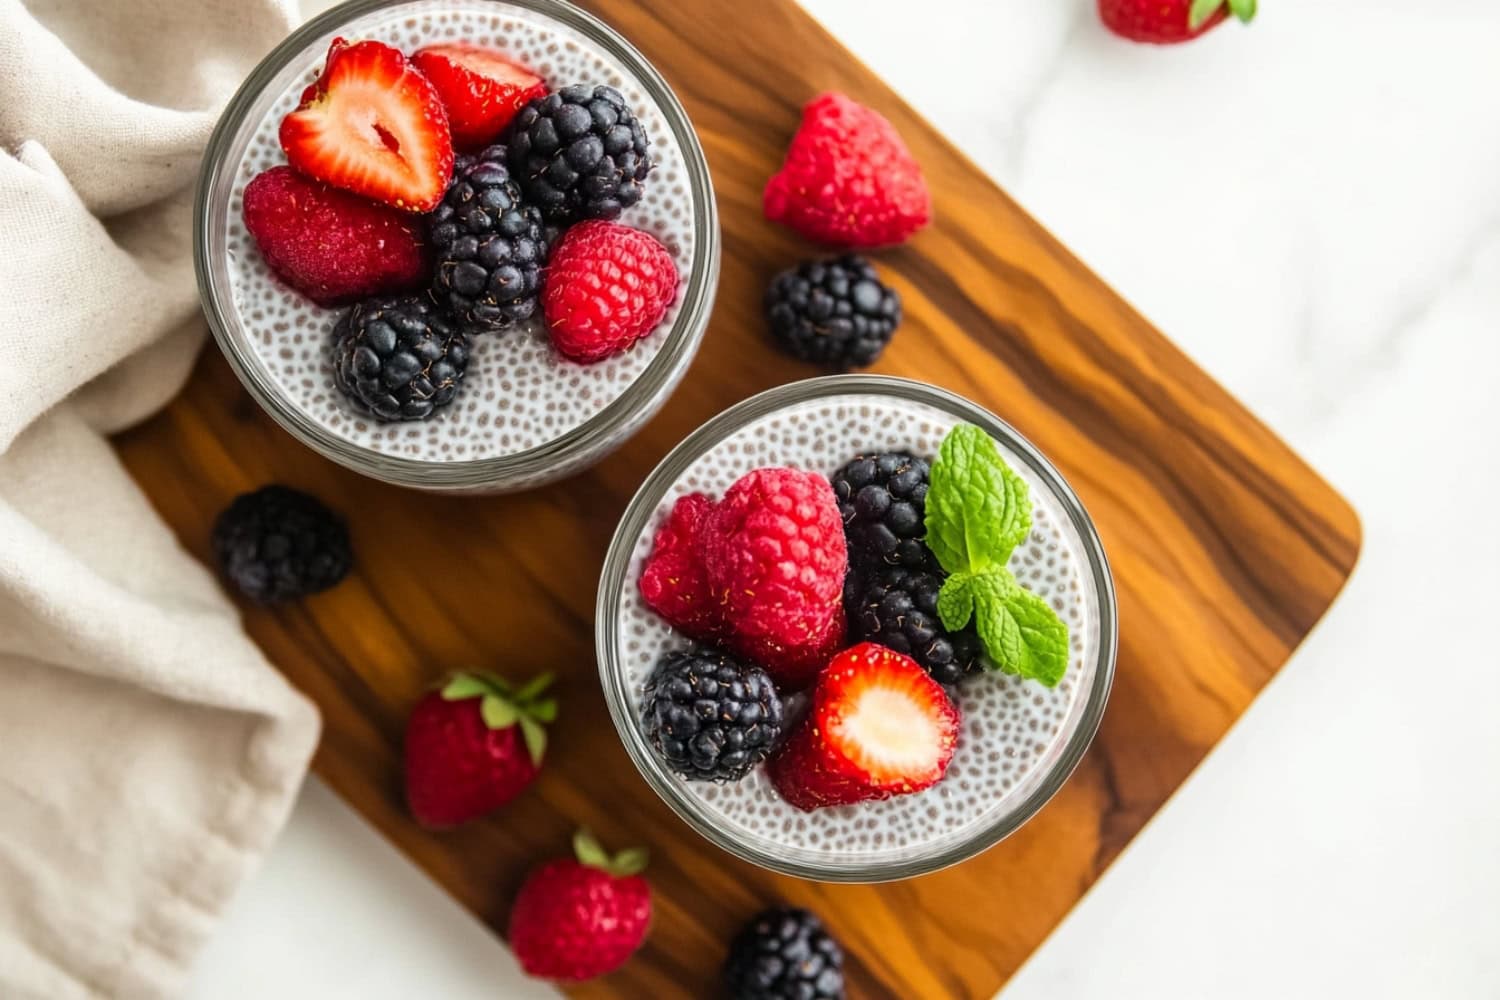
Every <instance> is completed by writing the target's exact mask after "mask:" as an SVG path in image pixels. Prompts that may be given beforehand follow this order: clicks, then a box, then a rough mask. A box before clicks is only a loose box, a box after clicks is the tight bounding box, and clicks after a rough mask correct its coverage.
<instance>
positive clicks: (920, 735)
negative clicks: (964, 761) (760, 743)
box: [768, 643, 959, 809]
mask: <svg viewBox="0 0 1500 1000" xmlns="http://www.w3.org/2000/svg"><path fill="white" fill-rule="evenodd" d="M958 724H959V716H958V709H957V708H955V707H954V705H953V703H952V702H951V701H950V700H949V699H948V696H947V694H946V693H944V691H943V689H942V688H941V687H940V686H939V685H938V683H937V682H936V681H934V680H933V679H932V678H931V677H929V676H928V675H927V673H926V672H925V671H923V670H922V668H921V667H919V666H918V665H917V664H916V663H915V662H913V661H912V660H911V659H910V658H908V657H905V656H902V655H901V654H900V653H896V652H893V651H891V650H889V649H886V648H885V647H883V646H877V645H875V644H874V643H863V644H861V645H858V646H855V647H854V648H853V649H849V650H846V651H845V652H843V653H840V654H839V655H838V656H837V657H835V658H834V659H833V662H832V663H830V664H829V665H828V667H827V668H826V669H825V670H824V671H823V673H822V674H821V675H819V677H818V686H817V688H816V689H815V690H814V692H813V703H812V707H811V709H810V710H809V711H808V714H807V717H806V718H804V719H803V721H802V724H801V725H800V726H799V727H798V728H797V729H796V730H795V731H794V732H793V733H792V735H791V736H790V737H789V738H788V739H787V742H786V744H785V746H784V747H783V749H782V750H781V752H780V753H778V754H777V755H776V756H775V757H773V758H772V759H771V761H770V762H769V765H768V773H769V775H770V778H771V781H772V783H773V784H775V786H776V790H777V791H778V792H779V793H780V794H781V797H782V798H783V799H785V800H786V801H787V802H788V803H790V804H791V805H793V806H796V807H797V808H799V809H817V808H820V807H822V806H834V805H847V804H851V803H855V802H864V801H869V800H872V799H886V798H890V797H891V796H894V795H906V794H909V793H911V792H919V791H922V790H923V789H926V788H931V787H932V786H933V785H935V784H937V782H938V781H940V780H942V777H943V775H944V774H946V773H947V770H948V763H949V761H951V760H952V759H953V750H954V747H955V746H956V745H957V742H958Z"/></svg>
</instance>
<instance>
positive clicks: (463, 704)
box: [406, 673, 557, 829]
mask: <svg viewBox="0 0 1500 1000" xmlns="http://www.w3.org/2000/svg"><path fill="white" fill-rule="evenodd" d="M551 681H552V678H551V676H550V675H548V674H542V675H540V676H538V677H536V678H533V679H532V680H531V681H529V682H527V683H526V684H524V685H523V686H521V687H519V688H512V687H511V686H510V684H508V683H507V682H505V681H504V680H502V679H500V678H498V677H493V676H490V675H488V674H479V673H464V674H456V675H454V677H453V679H452V680H450V681H449V682H448V683H447V684H446V685H444V686H443V687H442V688H441V689H440V690H437V691H433V692H432V693H430V694H428V695H427V696H426V697H425V698H423V699H422V700H421V701H419V702H418V703H417V707H416V708H414V709H412V713H411V718H410V719H409V720H408V721H407V724H406V801H407V803H408V804H409V805H410V806H411V811H412V815H413V816H415V817H416V818H417V822H419V823H421V824H422V825H423V826H426V827H429V828H432V829H446V828H449V827H455V826H458V825H460V824H461V823H466V822H468V821H469V820H471V819H475V818H477V817H479V816H483V815H484V814H485V813H489V812H493V811H494V810H496V809H498V808H500V807H501V806H503V805H505V804H506V803H507V802H509V801H510V800H511V799H513V798H515V797H516V796H517V795H520V794H521V792H522V791H523V790H524V789H525V788H526V786H527V785H529V784H531V782H532V781H533V780H535V778H536V776H537V772H538V771H539V770H540V768H541V766H542V760H543V758H544V757H545V755H546V751H547V730H546V727H545V723H548V722H551V721H552V720H553V719H555V718H556V717H557V702H556V701H554V700H553V699H551V698H547V697H544V696H543V692H544V691H545V690H546V689H547V686H548V684H550V683H551Z"/></svg>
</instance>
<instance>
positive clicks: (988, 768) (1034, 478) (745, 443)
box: [595, 375, 1117, 882]
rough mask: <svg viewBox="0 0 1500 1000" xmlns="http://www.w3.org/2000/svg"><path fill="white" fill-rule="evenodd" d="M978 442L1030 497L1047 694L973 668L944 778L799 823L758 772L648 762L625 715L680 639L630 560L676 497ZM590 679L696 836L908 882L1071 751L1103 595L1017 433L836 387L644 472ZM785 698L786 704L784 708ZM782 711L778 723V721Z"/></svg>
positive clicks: (1107, 638)
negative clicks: (954, 435) (746, 480)
mask: <svg viewBox="0 0 1500 1000" xmlns="http://www.w3.org/2000/svg"><path fill="white" fill-rule="evenodd" d="M958 423H971V424H975V425H977V426H979V427H981V428H983V429H984V430H985V432H986V433H988V434H989V435H990V436H991V437H992V438H994V440H995V442H996V443H997V445H998V446H999V447H1000V451H1001V454H1002V455H1003V456H1004V457H1005V459H1006V461H1007V462H1008V463H1009V464H1010V465H1011V467H1012V468H1013V469H1015V470H1016V472H1017V473H1018V474H1020V475H1021V476H1022V477H1023V478H1024V479H1025V480H1026V481H1027V483H1028V484H1029V485H1030V489H1031V497H1032V505H1033V521H1034V524H1033V529H1032V533H1031V536H1030V537H1029V538H1028V539H1027V540H1026V541H1025V542H1024V543H1022V545H1021V546H1020V547H1018V548H1017V549H1016V552H1015V554H1014V556H1013V557H1012V559H1011V562H1010V568H1011V569H1012V571H1014V572H1015V574H1016V577H1017V579H1018V580H1020V582H1021V583H1022V584H1024V585H1026V586H1027V587H1028V588H1030V589H1031V590H1032V591H1034V592H1036V593H1037V594H1039V595H1040V596H1042V597H1044V598H1046V599H1047V600H1048V601H1050V602H1051V603H1052V605H1053V607H1054V608H1055V609H1056V610H1057V611H1058V613H1059V614H1060V615H1061V616H1062V618H1063V620H1064V621H1066V622H1067V623H1068V625H1069V632H1070V644H1071V647H1072V648H1071V654H1070V660H1069V665H1068V670H1067V673H1066V674H1065V676H1064V678H1063V680H1062V682H1061V683H1060V684H1059V685H1058V686H1057V687H1056V688H1054V689H1051V690H1048V689H1047V688H1044V687H1042V686H1040V685H1038V684H1036V683H1035V682H1031V681H1022V680H1020V679H1019V678H1016V677H1010V676H1005V675H1001V674H998V673H995V672H990V671H986V672H984V673H983V674H982V675H980V676H976V677H970V678H968V679H966V680H965V682H964V683H963V684H962V685H960V686H959V688H957V700H958V703H959V706H960V708H961V711H962V714H963V723H962V728H961V730H960V735H959V742H958V748H957V750H956V752H955V754H954V758H953V762H952V764H951V765H950V767H949V770H948V773H947V776H946V777H945V778H944V780H942V781H941V782H939V783H938V784H937V785H936V786H934V787H933V788H931V789H928V790H927V791H925V792H920V793H917V794H914V795H906V796H900V797H897V798H893V799H889V800H886V801H883V802H867V803H861V804H859V805H853V806H841V807H837V808H826V809H819V810H815V811H813V812H810V813H804V812H800V811H798V810H796V809H794V808H793V807H791V806H789V805H787V804H786V803H785V802H783V801H781V799H780V798H779V797H778V796H777V795H776V792H775V790H774V789H773V788H772V786H771V783H770V781H769V779H768V778H767V777H766V776H765V774H764V769H763V768H759V769H757V770H756V771H755V772H753V773H752V774H751V775H750V776H748V777H746V778H745V779H743V780H742V781H740V782H737V783H734V784H722V785H715V784H712V783H707V782H689V781H687V780H685V779H683V778H681V777H679V776H678V775H676V774H673V773H672V772H671V771H670V770H668V769H667V768H666V766H665V765H664V764H663V763H662V762H661V760H660V759H659V758H658V757H657V756H656V754H655V752H654V751H653V750H652V748H651V746H650V744H649V743H648V742H647V740H646V737H645V735H644V733H643V732H642V730H641V726H640V719H639V715H640V712H639V706H640V700H641V691H642V687H643V685H644V682H645V679H646V677H647V675H648V674H649V673H650V671H651V668H652V666H653V664H654V663H655V661H656V658H657V656H658V655H660V653H661V652H663V651H665V650H668V649H681V648H687V647H689V646H691V645H692V643H691V642H690V641H689V640H687V639H685V638H684V637H683V636H681V635H680V634H678V633H676V632H675V631H673V630H672V629H671V627H670V626H668V625H667V624H666V623H665V622H664V621H662V620H661V619H660V618H658V617H657V616H656V615H655V614H654V612H652V611H651V610H650V609H649V608H647V607H646V605H645V604H644V602H643V601H642V600H641V598H640V592H639V589H638V581H639V578H640V571H641V566H642V564H643V563H644V561H645V559H646V557H647V556H648V555H649V553H650V550H651V543H652V537H653V535H654V534H655V531H656V528H657V527H658V526H659V525H660V524H661V522H662V520H663V519H664V518H665V517H666V514H667V512H668V511H669V510H670V509H671V506H672V504H673V503H674V502H675V501H676V499H677V498H678V497H680V496H682V495H683V494H685V493H691V492H695V491H701V492H705V493H708V494H709V495H710V496H713V497H715V498H717V497H719V496H721V495H722V494H723V492H724V490H725V489H726V488H727V487H728V486H729V485H730V484H731V483H732V482H734V480H735V479H737V478H738V477H739V476H741V475H743V474H744V473H746V472H749V471H750V470H751V469H752V468H757V467H760V466H766V465H790V466H793V467H797V468H805V469H810V470H815V471H818V472H821V473H823V474H825V475H828V474H832V473H833V472H835V471H836V470H837V469H838V468H839V467H840V466H842V465H843V464H844V463H845V462H846V461H847V460H848V459H850V458H851V457H853V456H854V455H855V454H857V453H860V452H870V451H897V450H910V451H912V452H914V453H916V454H921V455H927V456H929V457H931V456H934V455H935V454H936V452H937V446H938V444H939V442H940V441H941V440H942V438H943V436H944V435H945V434H946V433H947V431H948V430H950V429H951V428H952V427H953V426H954V425H955V424H958ZM595 641H596V644H597V651H598V660H599V674H600V680H601V682H602V683H603V686H604V695H605V700H606V701H607V702H608V704H609V710H610V715H611V717H612V718H613V719H614V723H615V727H616V729H618V731H619V734H620V738H621V740H622V741H623V742H624V744H625V748H626V750H627V751H628V752H629V754H630V756H631V758H632V759H633V760H634V761H635V764H636V766H637V767H638V768H639V769H640V772H641V774H642V775H643V776H644V777H645V779H646V781H647V783H648V784H650V785H651V787H652V788H653V789H655V791H656V793H657V794H658V795H660V796H661V797H662V798H663V799H664V800H665V801H666V803H667V804H668V805H669V806H671V807H672V809H673V810H674V811H675V812H676V813H677V814H678V815H679V816H680V817H682V819H684V820H685V821H686V822H687V823H688V824H689V825H690V826H692V827H693V828H694V829H696V830H697V831H698V832H699V833H700V834H702V835H703V836H704V837H706V838H707V839H708V840H710V841H711V842H713V843H714V844H716V845H718V846H719V847H721V848H723V849H724V850H726V851H729V852H730V853H731V854H734V855H736V856H738V857H740V858H743V859H745V860H747V861H750V862H753V863H755V864H758V865H761V866H764V867H766V868H769V869H772V870H774V871H778V872H781V873H784V874H788V875H795V876H798V877H801V878H807V879H814V880H819V881H829V882H873V881H886V880H891V879H901V878H910V877H912V876H915V875H921V874H924V873H926V872H930V871H935V870H937V869H939V868H942V867H945V866H947V865H951V864H954V863H957V862H959V861H962V860H964V859H966V858H969V857H972V856H973V855H975V854H978V853H979V852H981V851H983V850H985V849H987V848H989V847H991V846H993V845H994V844H996V843H997V842H999V841H1000V840H1001V839H1003V838H1004V837H1006V836H1007V835H1009V834H1010V833H1012V832H1014V831H1015V830H1016V829H1018V828H1019V827H1020V826H1021V825H1022V824H1023V823H1025V822H1026V821H1027V820H1028V819H1030V818H1031V817H1032V816H1033V815H1035V814H1036V812H1037V810H1039V809H1040V808H1041V807H1042V806H1043V804H1045V803H1046V801H1047V800H1048V799H1049V798H1051V796H1052V795H1053V794H1054V793H1055V792H1056V791H1057V790H1058V789H1059V788H1060V787H1061V786H1062V784H1063V782H1064V781H1065V780H1066V779H1067V777H1068V775H1069V774H1070V773H1072V771H1073V768H1074V767H1075V766H1076V765H1077V763H1078V761H1079V759H1080V758H1081V757H1082V755H1083V752H1084V750H1085V749H1087V747H1088V745H1089V742H1090V741H1091V740H1092V739H1093V736H1094V733H1095V732H1096V731H1097V730H1098V727H1099V720H1100V718H1101V716H1102V714H1103V712H1104V705H1105V702H1106V700H1107V699H1108V696H1109V690H1110V684H1111V681H1112V680H1113V677H1114V665H1115V650H1116V642H1117V635H1116V625H1115V597H1114V585H1113V582H1112V580H1111V577H1110V572H1109V565H1108V563H1107V561H1106V560H1105V556H1104V551H1103V549H1102V548H1101V546H1100V543H1099V538H1098V535H1097V533H1096V532H1095V531H1094V527H1093V523H1092V521H1090V519H1089V516H1088V514H1087V513H1086V512H1085V511H1084V509H1083V506H1082V504H1080V503H1079V501H1078V497H1077V496H1076V495H1075V494H1074V493H1073V491H1072V489H1071V488H1070V487H1069V486H1068V484H1067V483H1066V482H1065V481H1064V480H1063V478H1062V476H1061V475H1060V474H1059V473H1058V471H1057V469H1056V468H1054V467H1053V466H1052V464H1051V463H1050V462H1048V461H1047V460H1046V459H1045V458H1044V457H1042V455H1041V454H1040V453H1039V452H1038V451H1037V450H1036V448H1035V447H1034V446H1033V445H1031V444H1030V443H1029V442H1028V441H1026V439H1025V438H1023V437H1021V436H1020V435H1019V434H1018V433H1016V431H1015V430H1013V429H1012V428H1011V427H1010V426H1008V425H1007V424H1005V423H1004V422H1003V421H1001V420H1000V419H999V418H998V417H996V416H994V415H993V414H991V413H989V412H988V411H986V410H984V409H982V408H981V407H979V406H977V405H975V404H974V403H971V402H969V401H968V400H965V399H963V398H961V397H959V396H956V395H954V394H952V393H950V392H947V391H945V390H942V389H938V388H935V387H933V386H930V385H926V384H923V383H920V382H913V381H909V380H906V379H897V378H888V377H884V376H875V375H841V376H831V377H827V378H817V379H810V380H807V381H804V382H797V383H793V384H791V385H785V386H781V387H778V388H775V389H771V390H769V391H767V392H763V393H761V394H760V395H758V396H755V397H752V398H751V399H748V400H746V401H744V402H742V403H740V404H738V405H736V406H733V407H731V408H730V409H728V410H726V411H724V412H723V413H721V414H719V415H718V416H717V417H715V418H713V419H712V420H710V421H708V422H707V423H706V424H704V425H703V426H702V427H700V428H698V429H697V430H696V431H695V432H693V433H692V434H691V435H689V436H688V437H687V438H686V439H685V440H684V441H683V442H682V443H681V444H679V445H678V446H677V447H676V448H675V449H674V450H673V451H672V452H671V453H670V454H669V455H667V457H666V458H665V459H663V460H662V462H661V464H660V465H658V466H657V467H656V469H655V470H654V471H653V472H652V473H651V475H650V476H649V477H647V479H646V481H645V482H644V483H643V484H642V486H641V488H640V490H639V491H638V492H637V493H636V495H635V497H634V499H633V500H632V501H631V503H630V505H629V507H628V508H627V509H626V511H625V514H624V516H623V517H622V519H621V521H620V525H619V527H618V529H617V530H616V532H615V536H614V539H613V541H612V542H611V544H610V548H609V552H608V554H607V556H606V558H605V563H604V570H603V574H602V576H601V578H600V583H599V596H598V603H597V611H596V619H595ZM798 697H801V696H798ZM795 711H796V709H795V707H794V706H789V715H791V714H795Z"/></svg>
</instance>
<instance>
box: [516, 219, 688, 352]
mask: <svg viewBox="0 0 1500 1000" xmlns="http://www.w3.org/2000/svg"><path fill="white" fill-rule="evenodd" d="M676 297H677V265H676V264H674V263H673V262H672V255H671V254H670V253H668V252H667V248H666V247H664V246H662V245H661V244H660V243H658V242H657V241H656V240H655V238H653V237H652V236H650V235H648V234H646V233H643V232H641V231H640V230H639V229H631V228H630V227H628V226H622V225H620V224H619V223H615V222H603V221H599V220H594V221H590V222H580V223H579V224H578V225H576V226H573V227H572V228H570V229H569V230H568V231H567V232H565V233H563V235H562V238H561V239H559V240H558V241H557V245H556V246H555V247H553V248H552V258H551V261H550V263H549V265H548V267H547V283H546V287H545V288H544V289H543V291H542V310H543V313H544V315H545V316H546V318H547V328H548V329H549V330H550V331H551V332H552V343H553V344H554V345H555V346H556V347H557V350H558V353H560V354H561V355H562V356H563V357H565V358H568V359H569V360H572V361H579V362H582V363H584V364H592V363H593V362H595V361H602V360H603V359H604V358H607V357H609V356H610V355H611V354H617V353H619V352H620V351H623V350H625V349H626V348H628V347H629V346H630V345H631V344H634V343H635V342H636V341H637V340H639V339H640V338H642V337H644V336H645V335H646V334H648V333H650V332H651V331H652V330H654V329H656V327H657V325H658V324H660V323H661V321H662V317H663V316H665V315H666V313H667V307H668V306H670V305H671V304H672V300H673V299H675V298H676Z"/></svg>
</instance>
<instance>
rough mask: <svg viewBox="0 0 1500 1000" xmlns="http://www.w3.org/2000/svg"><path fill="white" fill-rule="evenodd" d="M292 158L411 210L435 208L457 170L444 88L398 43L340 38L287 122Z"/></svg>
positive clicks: (325, 177) (305, 169)
mask: <svg viewBox="0 0 1500 1000" xmlns="http://www.w3.org/2000/svg"><path fill="white" fill-rule="evenodd" d="M281 148H282V149H283V150H285V151H286V158H287V162H288V163H290V164H291V165H292V166H294V167H296V168H297V169H298V170H300V171H301V172H302V173H304V174H306V175H307V176H309V177H316V178H317V179H318V180H320V181H326V182H327V183H329V184H332V185H333V186H334V187H339V188H343V189H345V190H346V191H353V192H354V193H355V194H360V195H364V196H365V197H366V198H372V199H374V200H375V201H379V202H384V203H385V204H387V205H394V206H396V207H397V208H400V209H404V210H406V211H408V212H430V211H431V210H432V209H434V208H436V207H437V204H438V202H440V201H442V200H443V192H444V191H446V190H447V189H448V177H449V175H450V174H451V173H452V172H453V140H452V137H451V136H450V135H449V132H448V115H447V113H446V112H444V110H443V102H442V100H441V99H440V98H439V97H438V92H437V90H436V89H435V88H434V87H433V85H432V84H431V83H429V82H428V80H427V78H426V77H425V76H423V75H422V74H421V73H419V72H417V71H416V70H415V69H413V68H412V65H411V64H410V63H409V62H407V60H406V56H404V55H402V54H401V52H400V51H399V50H398V49H393V48H391V47H390V46H389V45H384V44H382V43H380V42H368V41H367V42H353V43H350V42H347V41H345V40H344V39H342V38H335V39H334V40H333V44H332V45H330V46H329V47H328V62H327V64H326V65H325V66H324V67H323V75H322V76H320V77H318V79H317V80H316V81H315V82H314V83H313V84H312V86H310V87H308V88H307V90H305V91H303V93H302V103H301V104H300V105H298V107H297V110H295V111H293V112H292V113H291V114H289V115H287V116H286V117H285V118H283V119H282V120H281Z"/></svg>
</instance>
